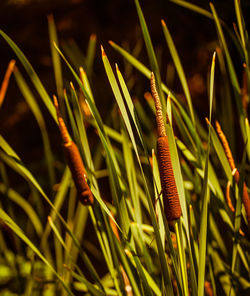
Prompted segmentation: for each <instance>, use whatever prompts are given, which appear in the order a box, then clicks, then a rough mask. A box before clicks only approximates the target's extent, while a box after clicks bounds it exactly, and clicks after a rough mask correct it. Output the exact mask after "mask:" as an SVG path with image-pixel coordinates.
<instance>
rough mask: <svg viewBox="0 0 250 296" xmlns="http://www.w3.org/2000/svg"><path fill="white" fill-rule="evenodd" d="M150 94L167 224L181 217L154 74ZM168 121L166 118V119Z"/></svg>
mask: <svg viewBox="0 0 250 296" xmlns="http://www.w3.org/2000/svg"><path fill="white" fill-rule="evenodd" d="M150 86H151V92H152V96H153V98H154V102H155V109H156V124H157V133H158V139H157V154H158V157H157V158H158V166H159V172H160V179H161V188H162V196H163V203H164V210H165V213H166V217H167V220H168V222H171V221H173V220H176V219H179V218H180V216H181V205H180V200H179V194H178V191H177V187H176V183H175V178H174V172H173V167H172V162H171V157H170V151H169V145H168V137H167V134H166V129H165V125H164V119H163V114H162V107H161V102H160V98H159V95H158V92H157V89H156V84H155V77H154V73H153V72H152V74H151V80H150ZM167 121H168V118H167Z"/></svg>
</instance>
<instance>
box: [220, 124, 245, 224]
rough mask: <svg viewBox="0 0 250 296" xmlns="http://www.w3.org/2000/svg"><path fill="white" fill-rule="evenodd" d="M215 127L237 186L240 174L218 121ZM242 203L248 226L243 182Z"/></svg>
mask: <svg viewBox="0 0 250 296" xmlns="http://www.w3.org/2000/svg"><path fill="white" fill-rule="evenodd" d="M215 125H216V130H217V133H218V136H219V138H220V140H221V143H222V145H223V147H224V150H225V153H226V156H227V159H228V162H229V165H230V167H231V170H232V174H233V176H234V179H235V182H236V183H237V184H239V181H240V174H239V171H238V170H237V168H236V166H235V162H234V159H233V155H232V152H231V149H230V147H229V144H228V141H227V138H226V136H225V135H224V133H223V131H222V129H221V126H220V124H219V122H218V121H216V123H215ZM242 202H243V205H244V207H245V211H246V216H247V222H248V225H249V226H250V199H249V195H248V192H247V185H246V183H245V182H244V183H243V196H242Z"/></svg>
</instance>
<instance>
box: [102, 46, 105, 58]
mask: <svg viewBox="0 0 250 296" xmlns="http://www.w3.org/2000/svg"><path fill="white" fill-rule="evenodd" d="M101 51H102V57H105V56H106V53H105V51H104V48H103V46H102V45H101Z"/></svg>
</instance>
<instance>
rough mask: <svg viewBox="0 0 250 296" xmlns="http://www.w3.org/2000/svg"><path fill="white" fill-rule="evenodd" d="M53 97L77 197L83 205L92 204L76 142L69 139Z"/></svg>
mask: <svg viewBox="0 0 250 296" xmlns="http://www.w3.org/2000/svg"><path fill="white" fill-rule="evenodd" d="M53 99H54V105H55V108H56V113H57V118H58V125H59V130H60V133H61V138H62V141H63V147H64V153H65V156H66V161H67V164H68V166H69V168H70V171H71V174H72V178H73V180H74V183H75V186H76V189H77V192H78V197H79V199H80V202H81V203H82V204H83V205H91V204H93V201H94V198H93V195H92V192H91V190H90V188H89V185H88V183H87V182H86V170H85V167H84V165H83V162H82V158H81V156H80V153H79V150H78V148H77V146H76V144H75V143H74V142H73V141H72V140H71V139H70V136H69V133H68V130H67V127H66V125H65V123H64V120H63V118H62V116H61V113H60V110H59V106H58V101H57V98H56V96H53Z"/></svg>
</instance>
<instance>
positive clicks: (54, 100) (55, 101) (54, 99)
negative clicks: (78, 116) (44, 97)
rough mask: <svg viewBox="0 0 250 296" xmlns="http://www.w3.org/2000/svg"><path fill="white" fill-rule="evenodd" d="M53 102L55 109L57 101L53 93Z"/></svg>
mask: <svg viewBox="0 0 250 296" xmlns="http://www.w3.org/2000/svg"><path fill="white" fill-rule="evenodd" d="M53 102H54V106H55V108H56V109H57V108H58V101H57V97H56V95H53Z"/></svg>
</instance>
